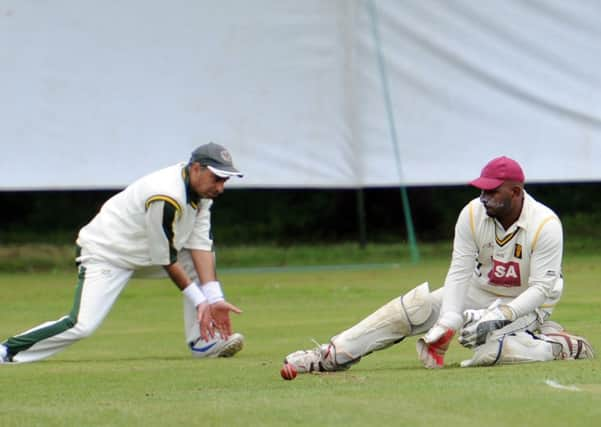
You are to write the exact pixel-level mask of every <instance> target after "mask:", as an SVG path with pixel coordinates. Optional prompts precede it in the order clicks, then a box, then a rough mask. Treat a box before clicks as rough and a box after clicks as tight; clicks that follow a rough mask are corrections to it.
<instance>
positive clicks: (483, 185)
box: [470, 156, 524, 190]
mask: <svg viewBox="0 0 601 427" xmlns="http://www.w3.org/2000/svg"><path fill="white" fill-rule="evenodd" d="M505 181H516V182H524V172H523V171H522V167H521V166H520V165H519V163H518V162H516V161H515V160H513V159H510V158H509V157H505V156H502V157H497V158H496V159H492V160H491V161H490V162H488V163H487V164H486V166H484V168H483V169H482V172H481V173H480V178H476V179H474V180H473V181H470V185H473V186H474V187H476V188H479V189H480V190H494V189H495V188H497V187H499V186H500V185H501V184H503V183H504V182H505Z"/></svg>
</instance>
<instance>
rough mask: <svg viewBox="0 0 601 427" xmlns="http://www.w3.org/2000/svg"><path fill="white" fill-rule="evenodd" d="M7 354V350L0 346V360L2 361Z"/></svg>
mask: <svg viewBox="0 0 601 427" xmlns="http://www.w3.org/2000/svg"><path fill="white" fill-rule="evenodd" d="M7 352H8V349H7V348H6V347H5V346H3V345H2V344H0V359H4V358H5V357H6V354H7Z"/></svg>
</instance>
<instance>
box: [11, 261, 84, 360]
mask: <svg viewBox="0 0 601 427" xmlns="http://www.w3.org/2000/svg"><path fill="white" fill-rule="evenodd" d="M85 276H86V269H85V267H80V268H79V274H78V281H77V287H76V288H75V299H74V301H73V308H72V309H71V313H69V315H68V316H67V317H66V318H64V319H61V320H59V321H57V322H54V323H53V324H52V325H48V326H45V327H43V328H40V329H36V330H35V331H32V332H29V333H27V334H23V335H17V336H15V337H11V338H9V339H8V340H6V342H5V343H4V345H5V346H6V348H7V349H8V356H9V358H12V357H13V356H15V355H16V354H17V353H19V352H20V351H24V350H27V349H28V348H30V347H31V346H32V345H34V344H36V343H38V342H40V341H42V340H45V339H47V338H50V337H53V336H55V335H58V334H60V333H62V332H65V331H66V330H68V329H71V328H72V327H73V326H74V325H75V323H77V316H78V315H79V304H80V302H81V290H82V289H83V282H84V279H85Z"/></svg>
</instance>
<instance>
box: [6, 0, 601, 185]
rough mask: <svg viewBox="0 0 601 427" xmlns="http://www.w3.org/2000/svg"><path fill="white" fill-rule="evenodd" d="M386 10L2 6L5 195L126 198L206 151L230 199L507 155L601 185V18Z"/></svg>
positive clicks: (422, 0)
mask: <svg viewBox="0 0 601 427" xmlns="http://www.w3.org/2000/svg"><path fill="white" fill-rule="evenodd" d="M373 5H375V8H374V9H370V8H369V7H368V6H369V3H368V2H367V1H366V0H303V1H297V0H253V1H244V0H220V1H207V0H170V1H162V0H154V1H152V0H151V1H148V0H128V1H116V0H105V1H102V2H99V1H91V0H87V1H86V0H80V1H76V0H54V1H42V0H0V94H1V99H2V101H1V102H0V144H2V151H1V153H0V190H10V189H61V188H70V189H71V188H116V187H122V186H125V185H126V184H128V183H129V182H130V181H132V180H133V179H135V178H136V177H138V176H141V175H143V174H145V173H147V172H149V171H152V170H154V169H157V168H160V167H163V166H166V165H169V164H171V163H173V162H176V161H179V160H185V159H187V158H188V156H189V153H190V152H191V151H192V150H193V149H194V148H195V147H196V146H197V145H199V144H202V143H204V142H208V141H215V142H219V143H221V144H223V145H225V146H227V147H228V148H229V149H230V151H231V152H232V154H233V157H234V161H235V163H236V165H237V166H238V167H239V168H240V169H242V170H243V171H244V172H245V174H246V176H245V178H244V179H242V180H232V181H231V183H230V184H229V185H230V186H232V187H234V186H235V187H330V188H332V187H338V188H349V187H358V186H393V185H398V184H400V183H403V184H405V185H428V184H451V183H462V182H465V181H466V180H469V179H471V178H473V177H475V175H477V174H478V172H479V170H480V168H481V167H482V166H483V164H484V163H485V162H486V161H487V160H488V159H490V158H492V157H495V156H498V155H501V154H505V155H509V156H512V157H514V158H516V159H517V160H518V161H520V162H521V163H522V164H523V166H524V169H525V171H526V176H527V178H528V179H529V180H530V181H538V182H540V181H587V180H598V179H601V18H600V17H601V2H599V1H597V0H579V1H574V2H568V1H563V0H528V1H519V0H488V1H473V0H405V1H401V0H379V1H374V2H373ZM373 10H375V12H376V13H375V14H371V13H370V12H371V11H373ZM374 28H375V29H376V30H377V34H378V35H379V38H377V37H375V36H374V34H375V33H374ZM379 53H381V57H379V56H378V55H379ZM379 59H381V62H379ZM380 63H381V64H383V65H384V68H383V69H384V74H382V69H381V68H379V64H380ZM383 77H385V78H384V79H383ZM384 84H386V86H384ZM385 87H386V88H387V89H388V92H387V96H388V99H389V100H390V106H391V107H392V108H391V109H390V110H388V109H387V104H386V99H387V98H386V96H385V92H384V88H385ZM390 119H392V121H391V120H390ZM391 124H392V125H394V126H391ZM392 129H394V131H395V132H394V133H393V132H392ZM393 142H396V144H397V146H396V149H395V146H394V144H393Z"/></svg>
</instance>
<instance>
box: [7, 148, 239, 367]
mask: <svg viewBox="0 0 601 427" xmlns="http://www.w3.org/2000/svg"><path fill="white" fill-rule="evenodd" d="M232 176H238V177H241V176H242V174H241V173H240V171H239V170H238V169H236V168H235V167H234V165H233V163H232V158H231V155H230V153H229V152H228V150H226V149H225V148H224V147H222V146H220V145H217V144H214V143H210V144H206V145H202V146H200V147H198V148H197V149H196V150H194V151H193V152H192V156H191V158H190V161H189V162H187V163H185V162H182V163H178V164H176V165H173V166H170V167H167V168H165V169H162V170H159V171H157V172H154V173H151V174H149V175H146V176H144V177H143V178H140V179H139V180H137V181H135V182H134V183H133V184H131V185H130V186H128V187H127V188H125V189H124V190H123V191H121V192H120V193H118V194H116V195H115V196H113V197H111V198H110V199H109V200H108V201H107V202H106V203H105V204H104V205H103V206H102V209H101V210H100V212H99V213H98V214H97V215H96V217H94V219H92V221H91V222H90V223H89V224H87V225H86V226H85V227H83V228H82V229H81V230H80V232H79V236H78V238H77V245H78V247H79V254H78V257H77V258H76V261H77V263H78V265H79V281H78V284H77V288H76V291H75V300H74V303H73V308H72V309H71V312H70V313H69V314H67V315H66V316H63V317H61V318H59V319H58V320H55V321H51V322H45V323H43V324H41V325H38V326H36V327H34V328H32V329H29V330H27V331H25V332H23V333H21V334H19V335H15V336H13V337H11V338H9V339H7V340H6V341H5V342H4V343H2V344H1V345H0V363H18V362H33V361H36V360H40V359H44V358H47V357H49V356H51V355H53V354H55V353H57V352H59V351H61V350H63V349H64V348H66V347H67V346H69V345H70V344H73V343H74V342H75V341H78V340H80V339H82V338H85V337H87V336H89V335H90V334H92V332H94V331H95V330H96V329H97V328H98V327H99V326H100V324H101V323H102V321H103V320H104V318H105V317H106V316H107V314H108V313H109V311H110V309H111V307H112V306H113V304H114V303H115V301H116V299H117V297H118V296H119V294H120V293H121V291H122V290H123V289H124V288H125V285H126V284H127V282H128V281H129V279H130V278H131V277H132V276H133V275H134V272H137V273H140V272H146V273H150V272H151V271H152V270H153V268H156V267H158V270H159V271H160V270H162V269H161V266H162V267H163V269H164V271H166V273H167V274H168V275H169V277H170V278H171V280H172V281H173V283H175V285H176V286H177V287H178V288H179V289H180V290H181V292H182V294H183V301H184V327H185V335H186V342H187V344H188V346H189V349H190V351H191V353H192V355H193V356H197V357H217V356H222V357H227V356H232V355H234V354H235V353H236V352H238V351H239V350H240V349H241V348H242V346H243V342H244V338H243V337H242V335H241V334H238V333H232V327H231V322H230V312H235V313H240V309H239V308H237V307H236V306H234V305H232V304H230V303H228V302H227V301H225V297H224V295H223V291H222V288H221V284H220V283H219V281H218V280H217V276H216V272H215V257H214V253H213V240H212V238H211V212H210V208H211V205H212V203H213V199H214V198H216V197H217V196H219V195H220V194H221V193H222V192H223V191H224V185H225V182H226V181H227V180H228V179H229V178H230V177H232Z"/></svg>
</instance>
